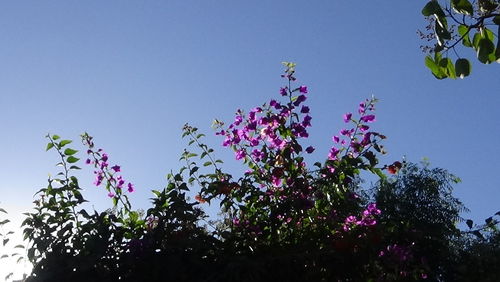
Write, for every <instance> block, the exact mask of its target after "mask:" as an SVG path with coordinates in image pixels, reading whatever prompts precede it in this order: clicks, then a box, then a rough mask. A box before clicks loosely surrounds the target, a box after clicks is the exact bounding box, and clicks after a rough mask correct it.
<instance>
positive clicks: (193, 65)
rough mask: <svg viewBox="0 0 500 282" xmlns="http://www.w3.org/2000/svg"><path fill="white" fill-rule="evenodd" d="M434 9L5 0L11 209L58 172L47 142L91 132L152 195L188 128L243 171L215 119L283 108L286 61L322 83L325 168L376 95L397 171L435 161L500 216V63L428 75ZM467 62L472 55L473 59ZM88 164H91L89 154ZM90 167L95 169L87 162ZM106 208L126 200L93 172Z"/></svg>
mask: <svg viewBox="0 0 500 282" xmlns="http://www.w3.org/2000/svg"><path fill="white" fill-rule="evenodd" d="M424 4H425V2H422V1H394V0H393V1H382V0H376V1H368V2H360V1H358V2H352V1H326V0H325V1H295V0H289V1H278V0H275V1H234V0H233V1H227V0H225V1H76V0H73V1H50V2H47V1H9V2H3V3H1V4H0V11H1V12H0V15H1V16H0V31H1V37H0V40H1V44H0V62H1V64H0V127H1V129H2V137H1V138H0V148H1V150H2V159H3V166H2V169H1V170H0V178H1V179H2V181H1V182H0V193H1V194H0V195H1V197H0V205H1V206H3V207H5V208H6V209H8V210H10V211H11V214H14V215H15V214H17V215H19V214H20V213H21V212H22V211H25V210H27V209H29V208H30V207H31V205H32V204H31V202H32V200H33V198H32V197H33V194H34V193H35V192H36V191H37V190H38V189H40V188H42V187H44V185H46V179H47V175H48V173H51V174H52V175H55V174H56V173H57V168H56V167H54V164H55V163H57V162H58V160H57V155H56V154H55V153H53V152H52V153H50V152H49V153H46V152H45V151H44V149H45V144H46V142H47V141H46V140H45V139H44V136H45V135H46V134H47V133H48V132H50V133H52V134H54V133H57V134H59V135H61V136H62V137H63V138H65V139H73V140H75V142H74V145H73V147H76V148H80V149H82V148H83V147H82V146H81V145H80V142H79V134H81V133H83V132H85V131H86V132H89V133H90V134H91V135H93V136H94V137H95V142H96V144H97V146H99V147H101V148H103V149H104V150H105V151H106V152H108V153H109V155H110V162H111V163H113V164H115V163H117V164H120V165H121V166H122V175H123V176H124V177H125V178H126V179H127V180H129V181H131V182H133V183H134V184H135V186H136V193H134V194H133V196H132V202H133V204H134V206H135V207H136V208H144V209H145V208H147V207H148V198H150V197H151V195H152V194H151V193H150V190H151V189H161V188H162V187H164V186H165V184H166V180H165V175H166V174H167V173H168V172H169V171H170V170H174V171H176V170H177V169H178V168H179V167H180V166H182V163H180V162H179V161H178V159H179V156H180V153H181V152H182V149H183V148H184V147H185V145H186V142H185V140H182V139H181V138H180V135H181V128H182V126H183V124H184V123H186V122H189V123H191V124H192V125H194V126H197V127H199V128H200V130H201V131H204V132H205V133H207V136H208V138H207V139H206V142H207V143H208V144H210V145H212V146H214V147H215V149H216V152H217V156H218V157H220V158H222V159H225V160H227V162H226V165H225V167H226V168H227V169H228V170H230V171H235V172H236V171H240V170H241V168H240V166H239V164H238V162H236V161H234V157H233V155H232V153H231V152H228V151H227V149H225V148H222V147H220V143H221V142H222V139H220V138H219V137H216V136H215V135H213V134H212V130H211V129H210V125H211V122H212V120H213V119H214V118H219V119H221V120H225V121H231V120H232V119H233V114H234V112H235V110H236V109H237V108H242V109H247V110H248V109H250V108H252V107H254V106H257V105H261V104H262V103H264V102H266V101H268V100H269V99H271V98H279V93H278V91H279V88H280V86H281V85H282V84H283V82H284V81H283V80H282V79H281V78H280V74H281V72H282V70H283V67H282V66H281V64H280V62H282V61H293V62H296V63H297V64H298V66H297V77H298V79H299V82H298V83H299V84H305V85H307V86H308V88H309V99H308V101H307V104H308V105H309V106H310V107H311V115H312V117H313V120H312V124H313V127H312V129H311V131H310V135H311V137H310V139H309V140H308V144H311V145H314V146H315V147H316V148H317V150H316V151H315V152H314V154H313V156H312V159H313V160H314V161H316V160H318V161H322V160H324V158H325V157H326V155H327V152H328V149H329V147H330V146H331V145H332V143H331V137H332V135H334V134H337V132H338V131H339V130H340V129H342V126H343V125H344V124H343V122H342V115H343V114H344V113H345V112H349V111H355V109H356V108H357V104H358V103H359V102H360V101H361V100H363V99H365V98H367V97H370V96H371V95H375V96H376V97H378V98H379V99H380V103H379V104H378V107H377V123H376V124H375V129H376V130H378V131H379V132H381V133H384V134H385V135H387V136H388V139H387V142H386V143H385V145H386V148H387V150H388V152H389V154H388V156H387V157H384V158H383V161H385V162H386V163H392V162H393V161H395V160H400V159H401V158H402V157H403V156H406V159H407V160H409V161H413V162H418V161H420V160H421V159H422V158H424V157H427V158H429V161H430V163H431V165H432V166H437V167H443V168H446V169H448V170H449V171H450V172H452V173H454V174H456V175H457V176H459V177H460V178H461V179H462V180H463V182H462V183H461V184H459V185H457V186H456V190H455V195H456V196H458V197H459V198H460V199H461V200H462V201H463V202H464V203H465V204H466V206H467V207H468V208H470V209H471V211H472V212H471V213H469V214H465V215H464V216H465V217H466V218H473V219H475V220H478V221H481V220H482V219H484V218H486V217H488V216H490V215H492V214H494V213H495V212H496V211H498V210H500V206H499V204H498V199H500V179H499V177H498V169H499V165H498V159H499V157H500V147H499V146H498V145H497V144H498V140H499V139H500V133H499V132H500V131H499V130H500V121H499V118H498V113H499V111H498V106H499V105H500V95H498V94H499V93H498V90H496V89H497V88H498V83H499V82H500V79H499V78H500V68H499V65H498V64H493V65H490V66H484V65H481V64H480V63H479V62H477V61H476V60H475V59H473V60H472V61H473V72H472V75H471V77H470V78H467V79H465V80H455V81H453V80H444V81H438V80H436V79H435V78H434V77H433V76H432V75H431V73H430V72H429V71H428V70H427V69H426V68H425V66H424V64H423V61H424V54H423V53H422V52H421V51H420V49H419V46H420V45H422V44H425V42H423V41H421V40H420V38H419V37H418V36H417V34H416V30H417V29H423V28H424V26H425V25H426V22H425V21H424V19H423V17H422V16H421V14H420V10H421V8H422V6H423V5H424ZM461 55H463V56H468V57H473V56H474V53H473V52H472V51H471V50H463V51H461ZM80 157H81V158H82V160H83V159H84V158H85V156H84V154H83V152H81V154H80ZM81 166H82V167H83V166H84V165H83V164H82V165H81ZM78 176H79V177H80V179H81V184H82V186H83V187H84V188H85V192H84V195H85V196H86V198H88V199H90V200H91V202H92V206H93V207H95V208H97V209H101V210H102V209H105V208H108V207H110V206H111V202H110V201H109V199H108V198H107V196H106V194H107V193H106V192H105V191H104V190H103V189H102V188H96V187H93V185H92V181H93V174H92V170H91V169H90V168H89V167H86V168H85V169H84V170H82V171H81V172H79V173H78Z"/></svg>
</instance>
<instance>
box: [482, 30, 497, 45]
mask: <svg viewBox="0 0 500 282" xmlns="http://www.w3.org/2000/svg"><path fill="white" fill-rule="evenodd" d="M481 35H482V37H483V38H486V39H489V40H491V41H492V42H493V40H495V34H494V33H493V31H491V30H490V29H488V28H482V29H481Z"/></svg>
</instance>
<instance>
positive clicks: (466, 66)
mask: <svg viewBox="0 0 500 282" xmlns="http://www.w3.org/2000/svg"><path fill="white" fill-rule="evenodd" d="M470 71H471V65H470V62H469V60H467V59H463V58H462V59H458V60H457V61H456V62H455V72H456V75H457V76H458V77H460V78H462V79H463V78H464V77H466V76H469V74H470Z"/></svg>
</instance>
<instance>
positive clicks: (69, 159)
mask: <svg viewBox="0 0 500 282" xmlns="http://www.w3.org/2000/svg"><path fill="white" fill-rule="evenodd" d="M78 160H80V159H79V158H75V157H73V156H69V157H68V159H67V161H68V163H70V164H72V163H76V162H77V161H78Z"/></svg>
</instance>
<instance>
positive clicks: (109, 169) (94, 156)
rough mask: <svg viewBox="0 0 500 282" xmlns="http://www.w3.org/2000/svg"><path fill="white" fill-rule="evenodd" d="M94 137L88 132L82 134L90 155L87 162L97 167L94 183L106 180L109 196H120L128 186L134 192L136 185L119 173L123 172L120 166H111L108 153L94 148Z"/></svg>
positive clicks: (99, 183)
mask: <svg viewBox="0 0 500 282" xmlns="http://www.w3.org/2000/svg"><path fill="white" fill-rule="evenodd" d="M92 139H93V138H92V136H89V135H88V134H86V133H85V134H83V135H82V141H83V143H84V144H85V145H86V146H87V147H88V150H87V154H88V155H89V158H88V159H87V160H86V161H85V163H86V164H89V165H94V167H95V168H96V170H95V171H94V174H95V181H94V185H95V186H98V187H99V186H101V184H103V182H105V187H106V190H107V191H108V197H110V198H115V197H119V196H120V195H121V194H122V190H123V189H124V188H126V189H127V191H128V192H129V193H132V192H134V185H133V184H132V183H130V182H126V181H125V179H123V177H122V176H121V175H120V174H118V173H119V172H121V168H120V166H119V165H113V166H110V164H109V162H108V160H109V157H108V154H107V153H105V152H104V151H103V150H102V149H98V150H94V142H93V140H92Z"/></svg>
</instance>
